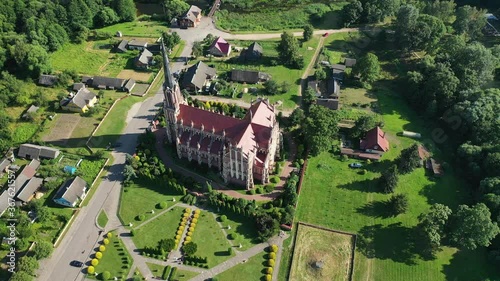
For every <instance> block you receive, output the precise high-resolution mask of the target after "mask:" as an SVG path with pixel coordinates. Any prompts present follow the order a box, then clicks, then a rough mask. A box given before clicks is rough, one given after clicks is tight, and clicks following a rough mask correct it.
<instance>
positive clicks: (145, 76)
mask: <svg viewBox="0 0 500 281" xmlns="http://www.w3.org/2000/svg"><path fill="white" fill-rule="evenodd" d="M152 74H153V73H152V72H139V71H135V70H131V69H124V70H122V71H120V73H118V76H117V78H122V79H134V80H135V81H143V82H148V81H149V78H151V75H152Z"/></svg>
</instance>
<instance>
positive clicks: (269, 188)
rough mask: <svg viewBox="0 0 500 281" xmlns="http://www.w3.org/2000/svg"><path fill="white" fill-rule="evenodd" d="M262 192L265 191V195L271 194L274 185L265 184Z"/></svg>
mask: <svg viewBox="0 0 500 281" xmlns="http://www.w3.org/2000/svg"><path fill="white" fill-rule="evenodd" d="M264 190H265V191H266V193H270V192H273V190H274V184H266V185H265V186H264Z"/></svg>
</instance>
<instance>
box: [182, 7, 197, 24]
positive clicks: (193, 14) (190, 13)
mask: <svg viewBox="0 0 500 281" xmlns="http://www.w3.org/2000/svg"><path fill="white" fill-rule="evenodd" d="M199 15H201V9H200V8H199V7H197V6H195V5H191V7H189V10H187V11H186V12H185V13H184V14H182V16H181V17H182V18H186V19H189V20H190V21H192V22H196V19H197V18H198V16H199Z"/></svg>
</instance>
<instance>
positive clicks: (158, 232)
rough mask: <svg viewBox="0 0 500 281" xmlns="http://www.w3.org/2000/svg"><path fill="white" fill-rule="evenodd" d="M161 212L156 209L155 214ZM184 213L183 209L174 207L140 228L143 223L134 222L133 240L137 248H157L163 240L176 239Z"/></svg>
mask: <svg viewBox="0 0 500 281" xmlns="http://www.w3.org/2000/svg"><path fill="white" fill-rule="evenodd" d="M150 211H151V210H150ZM160 211H161V210H157V209H155V212H160ZM183 212H184V211H183V209H182V208H178V207H174V208H172V209H170V210H168V211H167V212H166V213H164V214H161V215H160V216H158V217H156V218H155V219H153V220H152V221H150V222H148V223H146V224H144V225H142V226H140V227H138V228H136V227H137V226H139V224H140V223H142V222H139V221H134V222H133V224H134V227H133V233H134V236H133V238H132V239H133V241H134V244H135V246H136V247H137V248H138V249H140V250H141V249H144V247H157V246H158V242H159V241H160V240H161V239H174V237H175V232H176V230H177V225H179V220H180V218H181V217H182V214H183Z"/></svg>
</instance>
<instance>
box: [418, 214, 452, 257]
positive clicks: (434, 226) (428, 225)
mask: <svg viewBox="0 0 500 281" xmlns="http://www.w3.org/2000/svg"><path fill="white" fill-rule="evenodd" d="M451 213H452V212H451V209H450V208H448V206H445V205H442V204H433V205H431V208H430V210H429V212H428V213H425V214H421V215H420V216H418V221H419V223H418V225H417V227H418V229H419V231H420V233H421V235H422V237H423V238H424V239H425V241H426V243H428V244H429V250H431V251H434V250H436V249H438V248H439V247H440V246H441V240H442V239H443V237H444V236H445V226H446V224H447V222H448V218H449V217H450V215H451Z"/></svg>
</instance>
